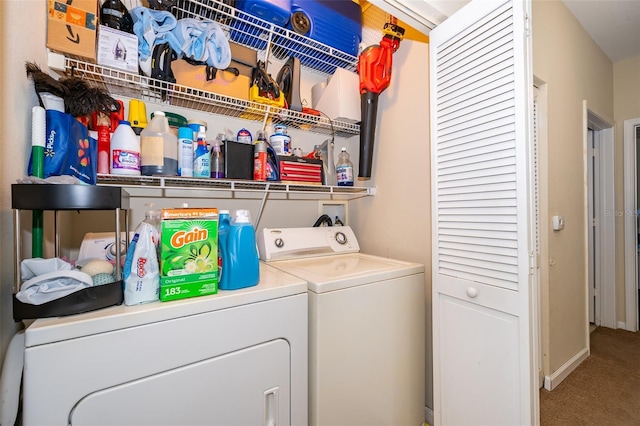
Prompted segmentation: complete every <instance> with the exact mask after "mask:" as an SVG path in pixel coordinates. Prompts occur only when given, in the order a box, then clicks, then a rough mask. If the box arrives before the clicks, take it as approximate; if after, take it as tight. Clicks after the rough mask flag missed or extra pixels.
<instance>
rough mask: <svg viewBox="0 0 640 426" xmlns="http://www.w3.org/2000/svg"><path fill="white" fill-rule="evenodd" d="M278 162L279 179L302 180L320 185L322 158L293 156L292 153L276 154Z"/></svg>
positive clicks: (321, 180)
mask: <svg viewBox="0 0 640 426" xmlns="http://www.w3.org/2000/svg"><path fill="white" fill-rule="evenodd" d="M278 162H279V163H280V180H281V181H291V182H304V183H312V184H316V185H322V184H323V183H324V181H323V173H322V160H316V159H313V158H302V157H295V156H292V155H278Z"/></svg>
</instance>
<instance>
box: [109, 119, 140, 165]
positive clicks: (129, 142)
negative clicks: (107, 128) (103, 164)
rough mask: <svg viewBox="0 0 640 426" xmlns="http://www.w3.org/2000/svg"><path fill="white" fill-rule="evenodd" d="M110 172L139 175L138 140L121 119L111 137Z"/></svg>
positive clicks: (126, 122)
mask: <svg viewBox="0 0 640 426" xmlns="http://www.w3.org/2000/svg"><path fill="white" fill-rule="evenodd" d="M110 149H111V167H110V170H111V174H112V175H129V176H140V140H139V139H138V137H137V136H136V134H135V133H134V132H133V129H131V124H129V122H128V121H125V120H122V121H120V124H118V127H116V130H115V132H113V136H112V137H111V146H110Z"/></svg>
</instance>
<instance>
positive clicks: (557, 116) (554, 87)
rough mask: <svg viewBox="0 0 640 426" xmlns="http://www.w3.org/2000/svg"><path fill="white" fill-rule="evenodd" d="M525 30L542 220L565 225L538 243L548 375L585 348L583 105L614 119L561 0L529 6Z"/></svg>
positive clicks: (602, 71)
mask: <svg viewBox="0 0 640 426" xmlns="http://www.w3.org/2000/svg"><path fill="white" fill-rule="evenodd" d="M532 26H533V66H534V74H535V76H536V77H537V78H538V79H539V80H541V81H542V82H544V83H546V90H547V94H548V104H547V111H548V115H547V134H546V138H547V145H546V147H545V149H544V151H545V152H546V154H547V156H546V158H542V159H541V161H543V162H546V164H547V170H548V174H547V176H543V179H544V181H543V185H545V187H546V188H545V192H546V194H547V198H546V199H543V200H541V201H542V208H543V210H544V211H545V212H546V216H545V217H544V218H543V220H550V216H551V215H555V214H560V215H563V216H564V217H565V228H564V230H562V231H560V232H553V231H548V232H547V233H546V234H545V235H542V236H541V237H542V239H546V240H547V244H546V247H547V250H546V251H545V252H543V253H542V256H541V260H540V262H541V264H542V265H543V271H544V272H543V276H542V278H543V279H542V292H543V299H542V301H541V303H542V306H543V310H544V314H543V324H542V337H543V355H544V358H543V368H544V374H546V375H550V374H552V373H553V372H555V371H556V370H557V369H558V368H559V367H561V366H562V364H564V363H565V362H566V361H567V360H569V359H570V358H571V357H572V356H574V355H575V354H576V353H578V352H579V351H580V350H582V349H584V348H585V347H586V346H587V333H586V329H587V320H588V317H587V312H586V291H587V286H586V259H585V252H586V238H585V210H586V200H585V181H584V176H585V171H584V164H585V157H584V146H583V145H584V142H583V101H584V100H587V103H588V106H589V108H590V109H591V110H592V111H593V112H595V113H596V114H598V115H599V116H600V117H602V118H605V119H612V118H613V68H612V64H611V61H610V60H609V59H608V58H607V57H606V56H605V54H604V53H603V52H602V51H601V50H600V49H599V48H598V46H597V45H596V44H595V43H594V42H593V41H592V40H591V38H590V37H589V36H588V35H587V34H586V33H585V31H584V30H583V29H582V27H581V26H580V25H579V23H578V22H577V20H576V19H575V18H574V17H573V15H571V13H570V12H569V10H568V9H567V8H566V7H565V6H564V4H562V3H561V2H560V0H536V1H534V2H533V25H532ZM547 229H548V228H547Z"/></svg>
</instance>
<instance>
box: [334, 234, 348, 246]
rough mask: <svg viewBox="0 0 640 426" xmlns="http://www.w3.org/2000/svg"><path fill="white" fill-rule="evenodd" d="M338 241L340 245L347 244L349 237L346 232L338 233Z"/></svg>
mask: <svg viewBox="0 0 640 426" xmlns="http://www.w3.org/2000/svg"><path fill="white" fill-rule="evenodd" d="M335 236H336V241H337V242H338V244H340V245H345V244H347V236H346V235H345V234H344V232H336V235H335Z"/></svg>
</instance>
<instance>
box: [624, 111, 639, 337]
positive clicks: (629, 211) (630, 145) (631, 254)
mask: <svg viewBox="0 0 640 426" xmlns="http://www.w3.org/2000/svg"><path fill="white" fill-rule="evenodd" d="M638 155H640V118H635V119H632V120H626V121H625V122H624V211H625V215H624V253H625V255H624V258H625V260H624V283H625V284H624V286H625V324H624V328H625V329H626V330H628V331H638V322H639V320H638V318H639V313H638V309H639V306H640V304H639V303H638V297H639V287H638V286H639V282H640V280H639V279H638V273H639V268H638V259H639V258H638V247H640V244H639V243H640V241H639V240H638V215H637V211H638V209H639V208H640V206H638V203H639V202H640V196H638V193H637V191H638V189H640V185H639V184H638V178H640V176H638V164H640V162H639V161H638V158H637V156H638Z"/></svg>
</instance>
